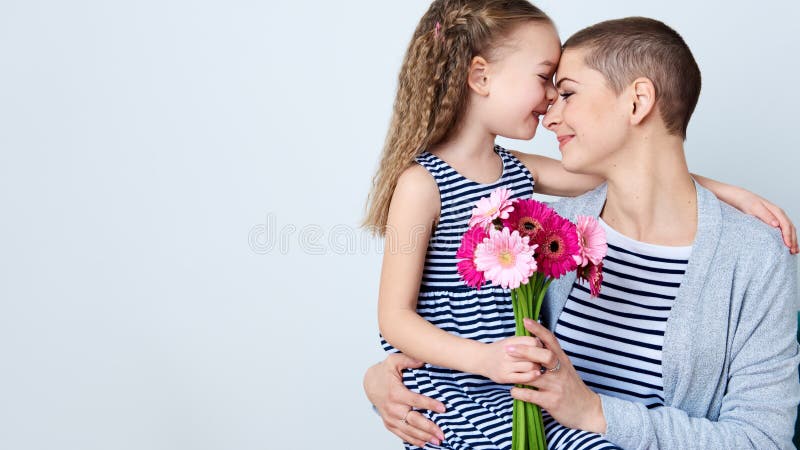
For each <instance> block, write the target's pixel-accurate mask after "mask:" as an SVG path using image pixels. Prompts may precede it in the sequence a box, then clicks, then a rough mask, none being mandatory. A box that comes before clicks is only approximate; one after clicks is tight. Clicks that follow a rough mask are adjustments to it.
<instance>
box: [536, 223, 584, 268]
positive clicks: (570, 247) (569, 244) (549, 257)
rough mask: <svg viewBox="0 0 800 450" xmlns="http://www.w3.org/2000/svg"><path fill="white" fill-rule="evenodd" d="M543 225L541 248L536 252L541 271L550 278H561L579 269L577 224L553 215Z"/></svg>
mask: <svg viewBox="0 0 800 450" xmlns="http://www.w3.org/2000/svg"><path fill="white" fill-rule="evenodd" d="M542 225H543V227H544V230H543V233H542V239H541V240H540V241H539V242H541V246H540V247H539V249H538V251H537V252H536V262H537V264H538V265H539V271H540V272H542V273H544V274H545V275H546V276H548V277H550V278H561V276H563V275H564V274H565V273H567V272H569V271H571V270H575V268H576V267H578V264H577V263H576V262H575V258H574V256H575V255H577V254H578V253H579V252H580V248H579V247H578V233H577V232H576V231H575V224H574V223H572V222H570V221H569V220H567V219H565V218H563V217H561V216H559V215H558V214H553V215H552V216H550V217H549V218H548V219H547V221H546V222H545V223H544V224H542Z"/></svg>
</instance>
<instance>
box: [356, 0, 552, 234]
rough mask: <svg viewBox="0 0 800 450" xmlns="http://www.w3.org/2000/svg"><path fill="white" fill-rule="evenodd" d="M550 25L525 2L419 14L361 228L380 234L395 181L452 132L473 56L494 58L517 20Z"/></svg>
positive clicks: (452, 4) (488, 1) (453, 5)
mask: <svg viewBox="0 0 800 450" xmlns="http://www.w3.org/2000/svg"><path fill="white" fill-rule="evenodd" d="M529 21H538V22H546V23H552V22H551V20H550V18H549V17H547V15H546V14H545V13H544V12H542V11H541V10H540V9H539V8H537V7H535V6H533V5H532V4H530V3H529V2H527V1H526V0H436V1H434V2H433V3H431V6H430V8H428V11H427V12H426V13H425V15H424V16H422V19H420V21H419V24H418V25H417V29H416V30H415V31H414V36H413V37H412V38H411V43H410V44H409V45H408V50H407V51H406V55H405V58H404V59H403V65H402V68H401V69H400V75H399V77H398V85H397V95H396V96H395V101H394V111H393V113H392V119H391V123H390V125H389V131H388V133H387V135H386V142H385V144H384V147H383V154H382V156H381V162H380V166H379V167H378V170H377V172H376V174H375V176H374V177H373V179H372V190H371V192H370V194H369V198H368V205H369V206H368V211H367V215H366V217H365V219H364V223H363V225H364V226H365V227H368V228H369V229H370V230H371V231H373V232H374V233H375V234H378V235H381V236H382V235H384V233H385V232H386V218H387V216H388V213H389V203H390V202H391V200H392V195H393V194H394V189H395V187H396V186H397V180H398V178H399V177H400V174H402V173H403V171H404V170H406V169H407V168H408V167H410V166H411V164H413V163H414V159H415V158H416V157H417V156H418V155H419V154H420V153H422V151H423V150H425V149H427V148H430V147H432V146H434V145H436V144H438V143H440V142H442V141H444V140H445V139H447V138H448V137H449V135H450V134H451V133H452V132H453V130H454V129H456V127H457V125H458V123H459V122H460V120H461V118H462V116H463V115H464V111H465V109H466V106H467V98H468V95H467V94H468V85H467V76H468V73H469V68H470V65H471V64H472V59H473V58H474V57H475V56H478V55H481V56H483V57H484V58H486V59H487V60H490V57H491V56H492V55H491V53H492V51H493V50H494V49H496V48H497V47H498V46H499V44H500V42H501V40H502V38H503V37H505V36H507V35H508V34H509V33H510V32H511V31H512V30H513V29H514V27H516V26H517V25H519V24H521V23H524V22H529Z"/></svg>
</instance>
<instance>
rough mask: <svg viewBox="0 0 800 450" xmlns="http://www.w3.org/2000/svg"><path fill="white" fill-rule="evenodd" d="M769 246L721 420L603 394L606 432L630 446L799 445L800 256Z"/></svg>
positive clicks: (747, 293) (735, 346) (754, 283)
mask: <svg viewBox="0 0 800 450" xmlns="http://www.w3.org/2000/svg"><path fill="white" fill-rule="evenodd" d="M765 247H767V248H769V249H770V250H775V249H774V247H772V246H770V245H768V244H767V245H765ZM770 247H772V248H770ZM764 250H765V251H764V252H763V254H762V255H763V257H764V258H763V260H762V261H760V262H754V263H753V264H759V263H760V266H754V265H751V267H754V268H753V269H752V273H753V275H752V276H751V277H750V279H749V283H748V286H747V287H746V288H745V289H744V298H742V299H740V300H739V301H740V302H741V308H742V309H741V314H740V316H739V322H738V323H737V324H735V325H732V327H735V328H732V330H731V331H732V332H733V333H734V336H733V339H732V344H731V349H730V352H731V356H730V358H731V360H730V367H729V371H728V373H727V389H726V391H725V394H724V396H723V398H722V403H721V409H720V414H719V417H718V418H717V420H715V421H712V420H709V419H707V418H703V417H690V416H689V415H688V414H687V413H686V412H684V411H682V410H681V409H678V408H675V407H669V406H663V407H658V408H654V409H650V410H648V409H647V408H646V407H645V406H644V405H642V404H639V403H635V402H631V401H627V400H622V399H619V398H615V397H610V396H607V395H602V394H601V396H600V397H601V400H602V405H603V413H604V415H605V418H606V423H607V428H606V433H605V434H604V435H603V437H604V438H606V439H607V440H608V441H611V442H613V443H615V444H617V445H619V446H620V447H622V448H625V449H629V450H634V449H649V448H659V449H686V448H704V449H731V448H735V449H747V448H756V449H769V448H779V449H786V448H794V446H793V444H792V435H793V431H794V423H795V415H796V412H797V405H798V402H800V382H799V381H798V363H800V355H798V344H797V339H796V335H797V304H796V301H797V296H798V293H797V270H796V261H795V260H794V258H793V257H792V256H790V255H789V252H788V251H787V250H786V249H784V248H780V249H777V250H775V251H769V250H766V249H764ZM770 256H772V257H771V258H770ZM764 260H766V261H764ZM770 260H771V263H770ZM701 382H702V380H701ZM707 382H709V383H717V382H725V380H707Z"/></svg>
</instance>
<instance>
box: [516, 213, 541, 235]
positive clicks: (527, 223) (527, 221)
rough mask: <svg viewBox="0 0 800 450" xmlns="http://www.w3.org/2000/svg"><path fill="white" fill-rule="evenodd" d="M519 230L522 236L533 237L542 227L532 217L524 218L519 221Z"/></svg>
mask: <svg viewBox="0 0 800 450" xmlns="http://www.w3.org/2000/svg"><path fill="white" fill-rule="evenodd" d="M517 228H519V230H520V232H521V233H522V234H524V235H527V236H531V237H533V236H535V235H536V233H538V232H539V230H541V229H542V226H541V225H540V224H539V222H538V221H537V220H534V219H533V218H531V217H523V218H521V219H519V225H518V226H517Z"/></svg>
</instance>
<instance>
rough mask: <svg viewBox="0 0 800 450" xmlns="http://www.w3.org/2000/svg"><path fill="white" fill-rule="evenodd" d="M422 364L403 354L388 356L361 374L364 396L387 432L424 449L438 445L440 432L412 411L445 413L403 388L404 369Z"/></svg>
mask: <svg viewBox="0 0 800 450" xmlns="http://www.w3.org/2000/svg"><path fill="white" fill-rule="evenodd" d="M422 364H423V363H421V362H419V361H415V360H413V359H411V358H409V357H408V356H406V355H403V354H402V353H395V354H391V355H389V356H387V357H386V359H385V360H383V361H382V362H380V363H378V364H375V365H374V366H372V367H370V368H369V369H367V373H365V374H364V392H366V393H367V398H369V401H370V402H372V404H373V405H375V407H376V408H377V409H378V413H379V414H380V415H381V418H382V419H383V425H384V426H385V427H386V429H387V430H389V431H391V432H392V433H394V434H395V435H397V436H398V437H399V438H400V439H402V440H404V441H406V442H408V443H410V444H414V445H416V446H417V447H424V446H425V443H426V442H431V443H433V444H435V445H440V444H441V441H442V440H444V434H443V433H442V430H441V429H440V428H439V427H438V426H436V424H435V423H433V422H431V421H430V420H428V419H427V418H425V416H423V415H422V414H420V413H419V412H417V411H415V409H429V410H432V411H436V412H440V413H442V412H444V411H445V408H444V405H443V404H442V403H441V402H438V401H436V400H434V399H432V398H430V397H426V396H424V395H420V394H417V393H414V392H411V391H410V390H408V388H406V387H405V385H404V384H403V369H408V368H416V367H420V366H422Z"/></svg>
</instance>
